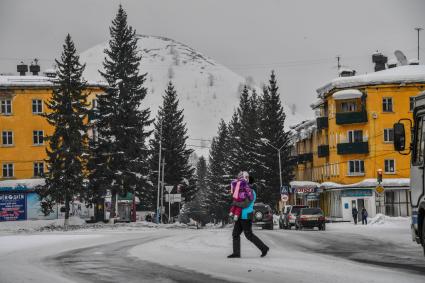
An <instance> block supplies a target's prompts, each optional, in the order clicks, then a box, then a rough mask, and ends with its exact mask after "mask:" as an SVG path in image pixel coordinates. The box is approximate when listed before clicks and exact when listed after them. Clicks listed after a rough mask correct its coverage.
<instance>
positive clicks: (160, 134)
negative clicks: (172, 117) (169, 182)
mask: <svg viewBox="0 0 425 283" xmlns="http://www.w3.org/2000/svg"><path fill="white" fill-rule="evenodd" d="M161 154H162V119H161V124H160V130H159V157H158V191H157V198H156V224H159V213H160V211H159V210H160V208H159V198H160V197H161V196H160V193H159V192H160V189H161Z"/></svg>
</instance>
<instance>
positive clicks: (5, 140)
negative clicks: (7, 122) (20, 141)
mask: <svg viewBox="0 0 425 283" xmlns="http://www.w3.org/2000/svg"><path fill="white" fill-rule="evenodd" d="M1 144H2V145H13V132H12V131H2V134H1Z"/></svg>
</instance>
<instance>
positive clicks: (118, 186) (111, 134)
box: [90, 5, 152, 217]
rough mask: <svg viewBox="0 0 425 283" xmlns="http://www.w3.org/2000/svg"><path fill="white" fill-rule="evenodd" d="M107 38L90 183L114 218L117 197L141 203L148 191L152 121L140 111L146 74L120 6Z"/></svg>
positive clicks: (144, 111)
mask: <svg viewBox="0 0 425 283" xmlns="http://www.w3.org/2000/svg"><path fill="white" fill-rule="evenodd" d="M110 35H111V39H110V41H109V47H108V48H107V49H106V50H105V54H106V57H105V61H104V63H103V67H104V72H101V75H102V76H103V77H104V79H105V80H106V81H107V82H108V87H107V88H106V90H105V93H104V94H103V95H100V96H98V98H97V99H98V103H97V108H96V109H94V115H93V117H94V127H95V128H96V129H97V131H98V138H97V140H96V141H95V142H94V143H93V147H92V155H93V156H92V160H91V162H90V172H91V175H90V179H91V185H92V186H91V187H92V189H93V191H94V192H95V193H96V192H98V193H99V194H102V193H104V190H106V189H109V190H110V191H111V193H112V213H111V217H115V200H116V197H117V194H118V193H120V194H125V193H127V192H131V193H133V192H135V193H136V194H138V195H139V196H140V197H141V199H145V192H146V191H147V190H149V188H150V186H151V185H150V182H149V181H148V175H149V164H148V163H147V160H148V150H147V147H146V144H145V141H146V139H147V137H149V136H150V134H151V132H150V131H148V130H147V127H148V126H149V125H150V124H151V122H152V121H151V120H150V118H149V115H150V110H149V108H148V107H146V106H144V105H143V100H144V98H145V96H146V88H145V87H144V82H145V76H146V74H140V73H139V65H140V60H141V55H140V53H139V49H138V47H137V41H138V38H137V37H136V31H135V30H134V29H133V28H132V27H131V26H129V25H128V24H127V13H126V12H125V11H124V9H123V8H122V6H121V5H120V6H119V9H118V13H117V15H116V17H115V19H114V20H113V21H112V26H111V27H110Z"/></svg>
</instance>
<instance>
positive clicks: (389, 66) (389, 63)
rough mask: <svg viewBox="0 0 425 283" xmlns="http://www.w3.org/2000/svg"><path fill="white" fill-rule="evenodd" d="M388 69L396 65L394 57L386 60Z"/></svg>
mask: <svg viewBox="0 0 425 283" xmlns="http://www.w3.org/2000/svg"><path fill="white" fill-rule="evenodd" d="M387 65H388V69H392V68H395V67H397V60H396V59H395V58H392V59H390V60H388V64H387Z"/></svg>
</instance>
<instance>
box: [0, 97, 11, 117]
mask: <svg viewBox="0 0 425 283" xmlns="http://www.w3.org/2000/svg"><path fill="white" fill-rule="evenodd" d="M0 113H1V114H3V115H11V114H12V100H10V99H4V100H1V101H0Z"/></svg>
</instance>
